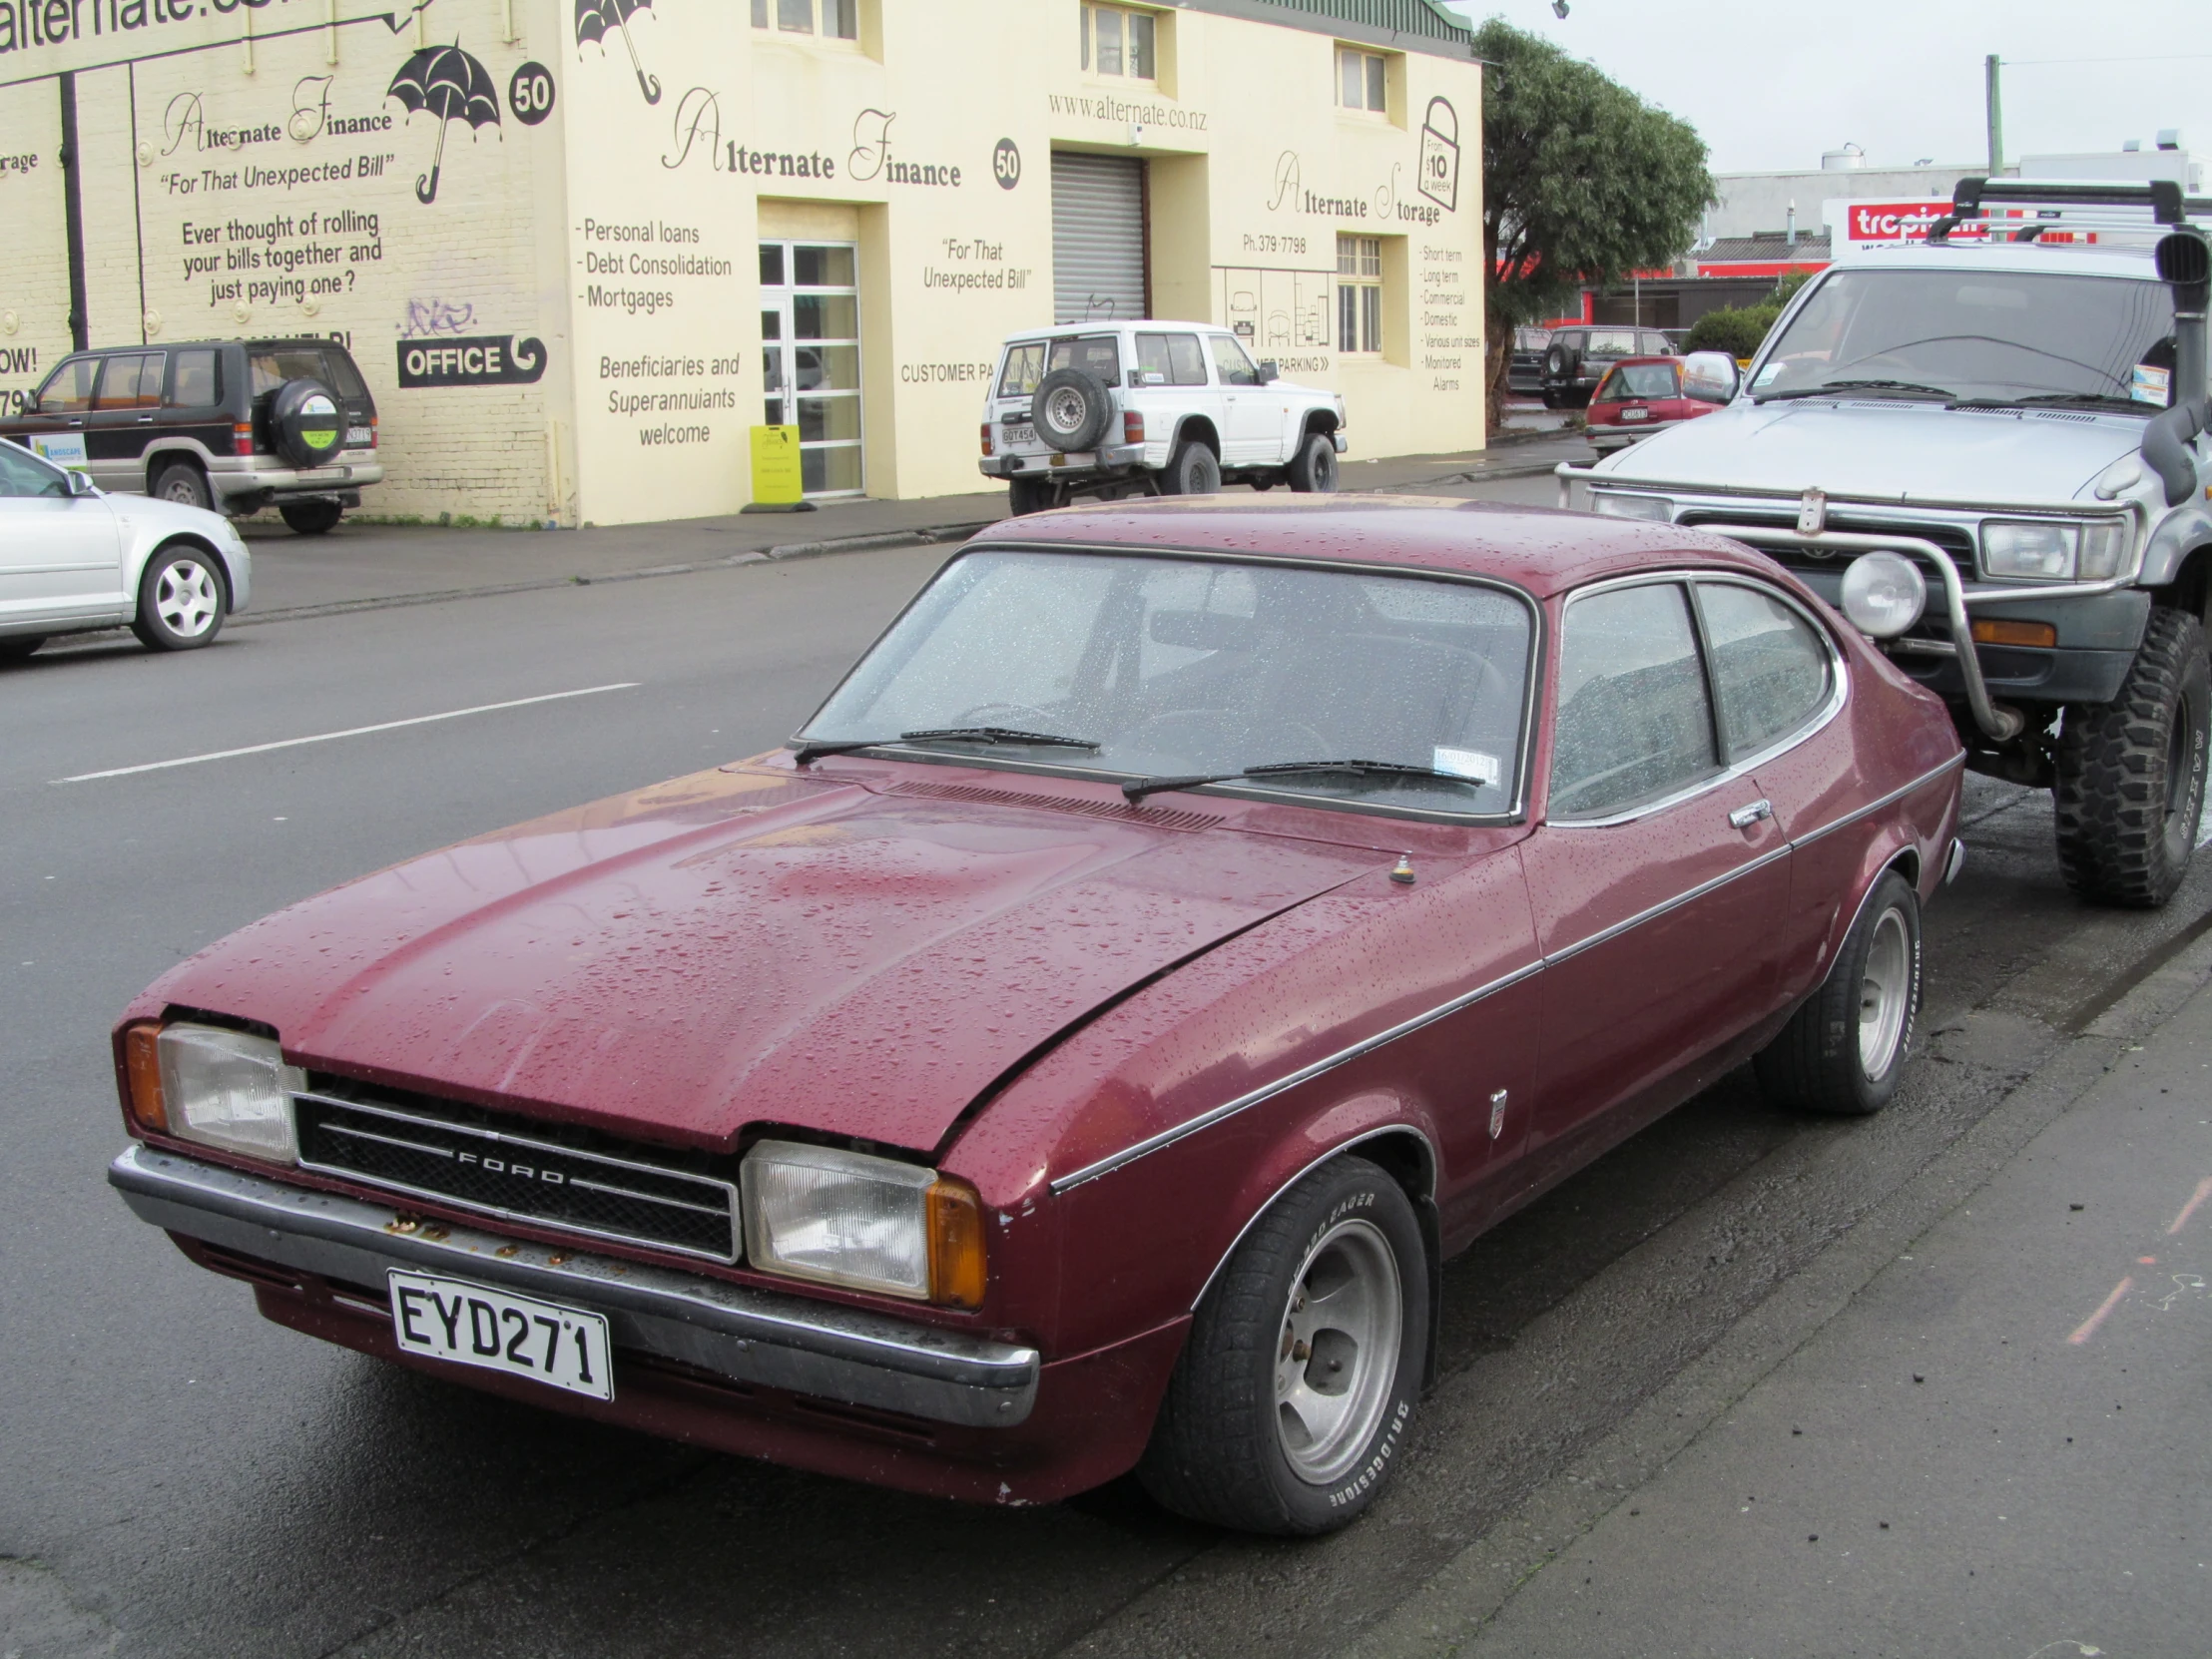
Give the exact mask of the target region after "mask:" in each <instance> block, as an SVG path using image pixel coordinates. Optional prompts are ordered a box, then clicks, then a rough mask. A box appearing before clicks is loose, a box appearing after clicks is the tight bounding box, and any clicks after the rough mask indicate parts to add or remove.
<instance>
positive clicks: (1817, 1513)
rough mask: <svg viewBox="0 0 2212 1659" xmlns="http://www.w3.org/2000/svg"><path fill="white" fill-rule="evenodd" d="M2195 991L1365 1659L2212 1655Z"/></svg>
mask: <svg viewBox="0 0 2212 1659" xmlns="http://www.w3.org/2000/svg"><path fill="white" fill-rule="evenodd" d="M2208 977H2212V941H2205V940H2199V941H2198V942H2197V943H2196V944H2195V945H2194V946H2192V947H2191V948H2190V949H2189V950H2187V951H2186V952H2184V953H2183V954H2181V955H2179V956H2177V957H2176V958H2175V959H2174V960H2173V961H2172V962H2170V963H2169V964H2167V965H2166V966H2165V967H2163V968H2162V969H2160V970H2159V971H2158V972H2157V973H2156V974H2154V975H2153V976H2151V978H2150V979H2148V980H2146V981H2145V983H2144V984H2142V985H2140V986H2138V987H2137V988H2136V989H2135V990H2134V991H2132V992H2131V993H2130V994H2129V995H2128V996H2127V997H2126V998H2124V999H2122V1000H2121V1001H2120V1002H2119V1003H2117V1004H2116V1005H2115V1006H2114V1007H2113V1008H2111V1009H2110V1010H2108V1011H2107V1012H2106V1013H2105V1014H2104V1015H2102V1016H2101V1017H2099V1018H2098V1019H2097V1020H2096V1022H2095V1023H2094V1024H2092V1025H2091V1026H2090V1027H2089V1029H2088V1030H2087V1031H2086V1032H2085V1033H2083V1034H2082V1035H2080V1036H2078V1037H2075V1038H2073V1039H2072V1040H2071V1041H2070V1042H2067V1043H2063V1044H2061V1045H2059V1046H2058V1047H2057V1048H2056V1050H2055V1051H2054V1052H2052V1053H2051V1054H2050V1055H2049V1056H2048V1057H2046V1059H2045V1060H2044V1061H2043V1063H2042V1064H2041V1065H2040V1066H2039V1067H2038V1069H2037V1070H2036V1072H2035V1074H2034V1075H2033V1076H2032V1077H2031V1078H2030V1079H2029V1080H2028V1081H2027V1082H2026V1083H2025V1084H2024V1085H2022V1087H2021V1088H2019V1089H2018V1090H2016V1091H2015V1092H2014V1094H2013V1095H2012V1096H2011V1097H2009V1098H2008V1099H2007V1100H2006V1101H2004V1102H2003V1103H2001V1104H2000V1105H1999V1106H1997V1107H1996V1108H1995V1109H1993V1110H1992V1111H1991V1112H1990V1113H1989V1114H1988V1115H1987V1116H1986V1117H1985V1118H1983V1119H1982V1120H1981V1122H1980V1123H1979V1124H1978V1125H1977V1126H1976V1127H1975V1128H1974V1129H1973V1130H1971V1131H1969V1132H1968V1133H1967V1134H1965V1135H1963V1136H1962V1137H1960V1139H1959V1141H1957V1142H1955V1143H1953V1145H1952V1147H1951V1148H1950V1149H1948V1150H1947V1151H1946V1152H1945V1153H1944V1154H1943V1155H1942V1156H1941V1157H1939V1158H1938V1159H1937V1160H1936V1162H1935V1163H1934V1164H1932V1165H1930V1166H1929V1168H1928V1169H1927V1170H1926V1171H1924V1172H1923V1174H1922V1175H1921V1176H1920V1177H1919V1178H1918V1179H1916V1180H1915V1181H1914V1182H1913V1183H1911V1184H1909V1185H1908V1187H1907V1188H1905V1189H1903V1190H1902V1191H1900V1192H1899V1193H1898V1194H1896V1195H1895V1196H1894V1197H1893V1198H1892V1200H1890V1201H1889V1202H1888V1203H1886V1204H1885V1205H1883V1206H1882V1207H1881V1208H1880V1209H1878V1210H1877V1211H1875V1212H1874V1213H1872V1214H1871V1215H1869V1216H1868V1217H1867V1218H1865V1219H1864V1220H1863V1221H1862V1222H1860V1223H1859V1224H1858V1226H1857V1227H1855V1228H1854V1229H1853V1230H1852V1232H1851V1233H1850V1234H1848V1235H1846V1236H1845V1238H1844V1239H1842V1240H1841V1241H1839V1242H1838V1244H1837V1245H1835V1246H1834V1247H1832V1248H1831V1249H1830V1250H1829V1251H1828V1252H1826V1253H1824V1255H1823V1256H1822V1257H1821V1258H1819V1259H1817V1260H1816V1261H1815V1262H1814V1263H1813V1264H1811V1265H1810V1266H1808V1267H1807V1268H1806V1269H1805V1270H1804V1271H1803V1272H1802V1273H1801V1274H1800V1275H1799V1276H1798V1277H1797V1279H1796V1280H1794V1281H1792V1282H1789V1283H1786V1284H1785V1285H1784V1286H1782V1287H1781V1288H1779V1289H1778V1290H1777V1291H1776V1293H1775V1294H1774V1296H1773V1297H1771V1298H1770V1299H1769V1301H1768V1302H1767V1304H1765V1305H1763V1306H1762V1307H1761V1308H1760V1309H1759V1310H1758V1311H1757V1312H1756V1313H1755V1314H1754V1315H1753V1316H1751V1317H1750V1318H1749V1319H1747V1320H1745V1321H1744V1322H1743V1323H1742V1325H1741V1326H1740V1327H1739V1328H1738V1329H1737V1330H1736V1331H1734V1332H1732V1333H1731V1334H1730V1335H1729V1337H1727V1338H1726V1339H1724V1340H1723V1342H1722V1343H1721V1344H1719V1345H1718V1346H1717V1347H1716V1348H1715V1349H1714V1350H1713V1351H1712V1352H1710V1353H1708V1354H1707V1355H1706V1356H1704V1357H1703V1358H1702V1359H1701V1360H1699V1361H1698V1362H1696V1363H1695V1364H1693V1365H1692V1366H1691V1367H1690V1368H1689V1369H1688V1370H1687V1371H1685V1372H1684V1373H1683V1374H1682V1375H1681V1376H1680V1377H1679V1378H1678V1379H1677V1380H1676V1381H1675V1382H1674V1383H1671V1384H1670V1385H1669V1386H1668V1387H1667V1388H1665V1389H1663V1390H1662V1391H1661V1392H1660V1393H1659V1394H1657V1395H1655V1396H1654V1397H1653V1398H1652V1399H1651V1400H1649V1401H1648V1402H1647V1403H1646V1404H1645V1405H1644V1406H1643V1407H1642V1408H1641V1409H1640V1410H1639V1411H1638V1412H1637V1413H1636V1414H1635V1415H1634V1416H1633V1417H1632V1418H1631V1419H1629V1421H1628V1422H1626V1423H1625V1424H1623V1425H1622V1427H1621V1428H1620V1429H1618V1430H1617V1431H1616V1432H1614V1433H1613V1434H1612V1435H1610V1436H1609V1437H1608V1438H1607V1439H1606V1440H1605V1441H1604V1442H1602V1443H1601V1444H1600V1445H1598V1446H1596V1447H1594V1448H1593V1449H1592V1450H1591V1452H1590V1453H1589V1454H1587V1455H1586V1456H1585V1457H1584V1458H1582V1459H1581V1460H1580V1462H1579V1464H1578V1465H1577V1466H1576V1467H1575V1468H1573V1469H1571V1470H1569V1471H1567V1472H1566V1473H1565V1474H1563V1475H1562V1476H1561V1477H1560V1478H1558V1479H1556V1480H1554V1481H1552V1482H1551V1483H1550V1484H1549V1485H1548V1486H1546V1487H1545V1488H1543V1489H1541V1490H1539V1491H1537V1492H1536V1493H1534V1494H1532V1495H1531V1496H1530V1497H1529V1498H1528V1499H1527V1500H1526V1501H1525V1502H1524V1503H1523V1504H1522V1506H1521V1507H1520V1509H1519V1510H1518V1511H1517V1512H1516V1513H1514V1514H1513V1515H1511V1516H1509V1517H1507V1518H1506V1519H1504V1520H1503V1521H1501V1522H1500V1523H1499V1524H1498V1525H1497V1526H1495V1527H1493V1528H1492V1530H1491V1531H1490V1532H1489V1533H1488V1534H1486V1535H1485V1536H1484V1537H1483V1538H1481V1539H1479V1540H1477V1542H1476V1543H1474V1544H1473V1545H1470V1546H1469V1547H1468V1548H1467V1549H1466V1550H1465V1551H1463V1552H1462V1553H1461V1554H1460V1556H1459V1557H1458V1558H1457V1559H1456V1560H1455V1561H1454V1562H1453V1563H1451V1564H1450V1565H1449V1566H1448V1567H1446V1568H1445V1570H1444V1571H1442V1572H1441V1573H1439V1574H1437V1575H1436V1576H1435V1577H1434V1578H1432V1579H1431V1580H1430V1582H1429V1584H1428V1585H1427V1587H1426V1588H1425V1589H1424V1590H1423V1591H1421V1592H1420V1593H1418V1594H1417V1595H1415V1596H1414V1597H1413V1598H1412V1599H1411V1600H1410V1601H1408V1602H1407V1603H1405V1604H1404V1605H1402V1606H1401V1607H1400V1608H1399V1609H1398V1611H1397V1612H1396V1613H1395V1614H1394V1615H1392V1616H1391V1617H1390V1618H1389V1619H1387V1620H1385V1621H1384V1622H1383V1624H1382V1625H1380V1626H1378V1627H1375V1628H1373V1629H1371V1630H1370V1631H1369V1632H1368V1633H1367V1635H1366V1637H1365V1638H1364V1639H1362V1640H1361V1641H1360V1642H1359V1643H1358V1644H1357V1648H1356V1651H1357V1653H1358V1654H1359V1655H1361V1656H1362V1659H1383V1656H1385V1655H1386V1656H1390V1659H1407V1656H1412V1655H1423V1656H1427V1655H1443V1654H1460V1655H1469V1656H1486V1655H1493V1654H1494V1655H1507V1654H1510V1655H1512V1656H1514V1659H1546V1656H1552V1655H1557V1656H1561V1659H1565V1656H1570V1655H1571V1656H1573V1659H1610V1656H1615V1655H1618V1656H1620V1659H1672V1656H1677V1655H1682V1656H1689V1655H1699V1656H1702V1655H1716V1656H1718V1655H1728V1656H1731V1659H1747V1656H1752V1659H1816V1656H1819V1659H1825V1656H1828V1655H1838V1656H1842V1655H1866V1656H1876V1655H1880V1656H1892V1655H1894V1656H1897V1659H1933V1656H1947V1655H1960V1656H1967V1655H1972V1656H1982V1655H1989V1656H2000V1655H2001V1656H2006V1659H2014V1656H2016V1659H2054V1656H2065V1659H2074V1656H2076V1655H2098V1654H2103V1655H2110V1656H2112V1659H2168V1656H2170V1659H2201V1656H2202V1655H2204V1654H2206V1653H2208V1652H2212V1432H2208V1430H2207V1418H2208V1414H2212V1413H2208V1407H2212V985H2208V984H2207V983H2206V980H2207V978H2208ZM1943 1041H1944V1039H1943V1038H1942V1037H1941V1036H1940V1035H1938V1036H1936V1038H1935V1044H1936V1051H1937V1053H1938V1054H1939V1053H1940V1045H1941V1043H1942V1042H1943ZM1923 1063H1928V1062H1926V1061H1924V1062H1923Z"/></svg>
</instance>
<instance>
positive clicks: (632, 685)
mask: <svg viewBox="0 0 2212 1659" xmlns="http://www.w3.org/2000/svg"><path fill="white" fill-rule="evenodd" d="M643 683H644V682H642V681H638V680H624V681H621V682H619V683H618V684H615V685H612V686H586V687H584V688H583V689H582V690H580V691H564V692H547V693H546V694H545V695H544V696H543V697H518V698H515V699H513V700H512V701H511V702H506V703H479V704H477V705H476V707H475V708H473V709H448V710H446V711H445V712H444V713H443V714H438V715H416V716H415V717H414V718H413V719H412V720H386V721H380V722H378V723H377V724H376V725H374V726H351V727H347V728H346V729H345V730H344V731H342V732H317V733H315V734H314V736H312V737H308V738H280V739H278V740H277V742H276V743H257V744H251V745H249V746H248V747H246V748H244V749H219V750H217V751H215V753H213V754H212V755H186V756H183V757H181V758H180V759H178V760H174V761H148V762H147V763H146V764H145V765H144V766H135V767H113V768H111V769H109V770H108V771H106V772H80V773H79V774H77V776H76V777H74V778H57V779H55V780H54V781H55V782H56V783H57V784H90V783H93V782H95V781H97V780H99V779H102V778H129V777H131V776H132V775H133V774H135V773H141V772H166V771H168V770H169V769H170V768H171V767H196V766H200V765H202V764H203V763H205V762H208V761H231V760H236V759H237V758H238V757H239V756H241V755H266V754H268V753H269V752H270V751H271V750H273V749H296V748H298V747H299V746H300V745H301V744H305V743H334V742H336V741H337V740H338V739H339V738H362V737H366V736H368V734H369V733H371V732H396V731H398V730H399V728H401V727H402V726H427V725H429V724H430V723H431V722H432V721H438V720H459V719H460V718H461V717H462V716H463V715H488V714H494V713H496V712H497V711H499V710H501V709H526V708H528V707H529V706H530V705H531V704H533V703H559V702H561V701H562V700H564V699H566V698H571V697H597V696H598V695H599V694H600V693H601V692H618V691H636V690H637V689H638V687H639V686H640V685H642V684H643ZM49 879H51V877H49Z"/></svg>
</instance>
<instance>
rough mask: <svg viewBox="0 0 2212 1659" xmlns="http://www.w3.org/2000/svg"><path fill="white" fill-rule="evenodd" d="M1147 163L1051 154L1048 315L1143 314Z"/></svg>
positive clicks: (1069, 318)
mask: <svg viewBox="0 0 2212 1659" xmlns="http://www.w3.org/2000/svg"><path fill="white" fill-rule="evenodd" d="M1144 301H1145V283H1144V163H1143V162H1142V161H1138V160H1135V159H1132V158H1129V157H1124V156H1082V155H1074V154H1063V153H1062V152H1060V151H1054V152H1053V154H1052V316H1053V320H1054V321H1056V322H1088V321H1090V320H1092V319H1094V318H1099V319H1103V318H1107V317H1115V318H1119V319H1121V320H1124V321H1126V320H1128V319H1129V318H1131V317H1139V316H1143V315H1144V314H1145V302H1144Z"/></svg>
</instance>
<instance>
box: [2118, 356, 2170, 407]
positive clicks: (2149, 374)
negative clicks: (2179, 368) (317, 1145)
mask: <svg viewBox="0 0 2212 1659" xmlns="http://www.w3.org/2000/svg"><path fill="white" fill-rule="evenodd" d="M2172 382H2173V370H2172V369H2170V368H2160V367H2159V366H2158V365H2157V364H2155V363H2137V364H2136V365H2135V377H2134V380H2133V381H2132V383H2131V384H2130V385H2129V386H2128V395H2129V396H2130V397H2132V398H2134V399H2135V401H2136V402H2138V403H2156V404H2157V405H2158V406H2159V407H2160V408H2161V409H2163V408H2164V407H2165V406H2166V394H2167V390H2168V388H2169V387H2170V385H2171V384H2172Z"/></svg>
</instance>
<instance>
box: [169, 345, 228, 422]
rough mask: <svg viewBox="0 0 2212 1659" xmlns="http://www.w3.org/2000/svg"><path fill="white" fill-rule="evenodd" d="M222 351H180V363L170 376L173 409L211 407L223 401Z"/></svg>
mask: <svg viewBox="0 0 2212 1659" xmlns="http://www.w3.org/2000/svg"><path fill="white" fill-rule="evenodd" d="M220 360H221V358H220V354H219V353H217V352H215V351H212V350H199V349H195V350H191V351H180V352H178V353H177V366H176V368H175V369H174V370H173V371H172V372H171V374H170V377H169V406H170V407H171V408H173V409H207V408H213V407H214V406H215V405H216V404H218V403H220V402H222V401H223V371H222V370H221V368H220V367H218V366H217V365H218V363H219V362H220Z"/></svg>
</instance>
